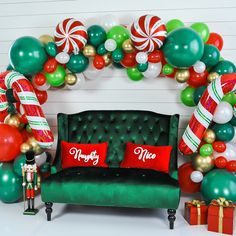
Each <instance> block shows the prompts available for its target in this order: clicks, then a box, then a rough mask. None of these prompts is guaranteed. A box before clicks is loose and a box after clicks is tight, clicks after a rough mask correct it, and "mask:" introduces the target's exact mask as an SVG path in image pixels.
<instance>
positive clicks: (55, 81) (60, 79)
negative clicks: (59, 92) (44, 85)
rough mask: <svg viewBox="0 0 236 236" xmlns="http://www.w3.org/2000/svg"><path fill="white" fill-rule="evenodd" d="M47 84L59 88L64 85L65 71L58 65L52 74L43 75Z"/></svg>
mask: <svg viewBox="0 0 236 236" xmlns="http://www.w3.org/2000/svg"><path fill="white" fill-rule="evenodd" d="M45 76H46V79H47V82H48V84H50V85H51V86H54V87H59V86H61V85H63V84H64V82H65V76H66V71H65V69H64V67H63V66H61V65H58V66H57V68H56V70H55V71H54V72H53V73H45Z"/></svg>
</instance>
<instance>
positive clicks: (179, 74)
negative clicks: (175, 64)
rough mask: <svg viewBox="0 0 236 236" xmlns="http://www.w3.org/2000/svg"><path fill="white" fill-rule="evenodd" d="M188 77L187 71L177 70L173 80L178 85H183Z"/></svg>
mask: <svg viewBox="0 0 236 236" xmlns="http://www.w3.org/2000/svg"><path fill="white" fill-rule="evenodd" d="M189 77H190V73H189V70H186V69H179V70H177V71H176V73H175V79H176V81H177V82H178V83H185V82H186V81H187V80H188V79H189Z"/></svg>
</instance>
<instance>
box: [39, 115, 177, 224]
mask: <svg viewBox="0 0 236 236" xmlns="http://www.w3.org/2000/svg"><path fill="white" fill-rule="evenodd" d="M178 122H179V116H178V115H172V116H168V115H162V114H157V113H154V112H150V111H135V110H129V111H85V112H81V113H78V114H72V115H67V114H61V113H60V114H58V145H57V152H56V156H55V159H54V162H53V165H54V166H55V167H56V169H57V172H56V173H54V174H52V175H51V176H49V177H48V178H46V179H45V180H44V181H42V186H41V197H42V201H43V202H45V205H46V213H47V220H48V221H50V220H51V213H52V204H53V203H69V204H79V205H96V206H115V207H135V208H164V209H168V219H169V223H170V228H171V229H173V228H174V220H175V212H176V209H177V208H178V205H179V200H180V188H179V185H178V180H177V176H178V175H177V137H178ZM61 140H65V141H69V142H76V143H99V142H105V141H108V142H109V146H108V155H107V164H108V165H109V168H98V167H97V168H96V167H74V168H68V169H64V170H61V156H60V155H61V150H60V142H61ZM128 141H131V142H134V143H138V144H149V145H160V146H163V145H171V146H172V147H173V150H172V153H171V162H170V172H169V174H165V173H160V172H157V171H153V170H148V169H132V168H131V169H124V168H119V165H120V163H121V161H122V159H123V156H124V151H125V144H126V142H128Z"/></svg>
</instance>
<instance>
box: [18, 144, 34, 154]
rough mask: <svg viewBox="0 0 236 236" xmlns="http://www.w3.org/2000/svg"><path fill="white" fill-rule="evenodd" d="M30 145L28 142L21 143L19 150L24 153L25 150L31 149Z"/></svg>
mask: <svg viewBox="0 0 236 236" xmlns="http://www.w3.org/2000/svg"><path fill="white" fill-rule="evenodd" d="M31 148H32V147H31V146H30V144H28V143H22V144H21V145H20V151H21V152H22V153H26V152H28V151H29V150H31Z"/></svg>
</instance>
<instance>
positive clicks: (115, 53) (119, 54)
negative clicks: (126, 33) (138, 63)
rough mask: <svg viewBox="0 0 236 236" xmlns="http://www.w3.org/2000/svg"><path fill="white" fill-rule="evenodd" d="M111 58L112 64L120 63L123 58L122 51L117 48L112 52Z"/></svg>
mask: <svg viewBox="0 0 236 236" xmlns="http://www.w3.org/2000/svg"><path fill="white" fill-rule="evenodd" d="M111 56H112V59H113V61H114V62H120V61H122V59H123V58H124V53H123V51H122V49H120V48H117V49H115V50H114V51H113V52H112V54H111Z"/></svg>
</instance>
